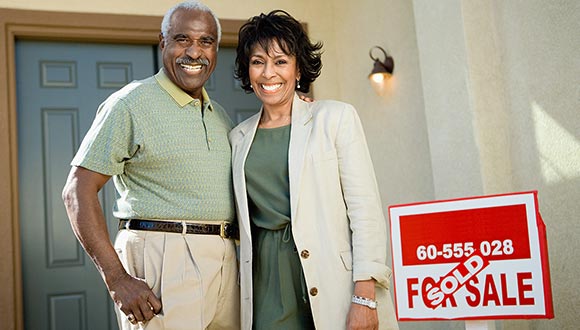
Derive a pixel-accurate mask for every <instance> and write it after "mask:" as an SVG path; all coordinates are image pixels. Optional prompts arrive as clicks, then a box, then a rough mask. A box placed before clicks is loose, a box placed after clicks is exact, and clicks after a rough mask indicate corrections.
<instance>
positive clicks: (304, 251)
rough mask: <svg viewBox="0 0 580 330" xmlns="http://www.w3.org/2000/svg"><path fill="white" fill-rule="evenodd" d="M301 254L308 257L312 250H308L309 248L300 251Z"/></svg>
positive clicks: (305, 257)
mask: <svg viewBox="0 0 580 330" xmlns="http://www.w3.org/2000/svg"><path fill="white" fill-rule="evenodd" d="M300 256H301V257H302V258H304V259H308V257H310V252H308V250H302V252H300Z"/></svg>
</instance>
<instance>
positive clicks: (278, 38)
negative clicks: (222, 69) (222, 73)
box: [234, 10, 322, 93]
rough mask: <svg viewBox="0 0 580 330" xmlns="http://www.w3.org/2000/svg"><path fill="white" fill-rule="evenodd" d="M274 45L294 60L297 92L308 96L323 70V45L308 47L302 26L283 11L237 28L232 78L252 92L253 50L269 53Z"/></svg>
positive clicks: (307, 40)
mask: <svg viewBox="0 0 580 330" xmlns="http://www.w3.org/2000/svg"><path fill="white" fill-rule="evenodd" d="M273 42H276V43H277V44H278V45H279V46H280V48H281V49H282V51H283V52H284V53H285V54H286V55H291V56H295V57H296V65H297V66H298V70H299V71H300V88H296V90H298V91H301V92H304V93H308V91H310V84H311V83H312V82H313V81H314V80H315V79H316V78H318V76H319V75H320V70H321V69H322V61H321V59H320V57H321V55H322V52H321V49H322V43H321V42H318V43H316V44H313V43H311V42H310V39H309V38H308V36H307V35H306V31H304V27H302V24H300V22H298V21H297V20H296V19H295V18H294V17H292V16H290V14H288V13H287V12H285V11H283V10H273V11H271V12H270V13H268V14H260V16H254V17H252V18H250V19H249V20H248V21H247V22H246V23H245V24H244V25H243V26H242V27H241V28H240V32H239V36H238V48H237V50H236V53H237V54H236V68H235V71H234V75H235V77H236V79H239V80H240V82H241V85H242V88H243V89H244V90H245V91H246V92H247V93H251V92H252V87H251V85H250V74H249V62H250V56H251V54H252V49H253V48H254V46H256V45H260V47H262V48H263V49H264V50H269V49H270V48H271V46H272V45H273V44H272V43H273Z"/></svg>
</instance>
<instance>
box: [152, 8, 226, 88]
mask: <svg viewBox="0 0 580 330" xmlns="http://www.w3.org/2000/svg"><path fill="white" fill-rule="evenodd" d="M217 46H218V41H217V26H216V24H215V20H214V19H213V17H212V16H211V14H210V13H208V12H203V11H199V10H187V9H178V10H176V11H175V12H174V13H173V16H172V17H171V24H170V27H169V31H168V32H167V35H166V36H160V37H159V47H160V48H161V53H162V55H163V67H164V69H165V73H166V74H167V76H168V77H169V79H171V81H173V83H175V84H176V85H177V86H179V87H181V89H183V90H184V91H185V92H186V93H188V94H189V95H191V96H192V97H193V98H196V99H201V89H202V87H203V85H204V84H205V82H206V81H207V80H208V79H209V76H210V75H211V73H212V72H213V70H214V69H215V65H216V61H217Z"/></svg>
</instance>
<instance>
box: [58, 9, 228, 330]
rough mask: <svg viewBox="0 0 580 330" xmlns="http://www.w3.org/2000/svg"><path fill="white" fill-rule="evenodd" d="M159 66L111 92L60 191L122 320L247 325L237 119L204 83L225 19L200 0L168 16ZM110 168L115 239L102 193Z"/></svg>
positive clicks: (178, 325) (129, 323)
mask: <svg viewBox="0 0 580 330" xmlns="http://www.w3.org/2000/svg"><path fill="white" fill-rule="evenodd" d="M161 31H162V32H161V34H160V37H159V46H160V48H161V51H162V54H163V69H162V70H160V72H159V73H157V74H156V75H155V76H153V77H149V78H147V79H144V80H141V81H135V82H132V83H130V84H128V85H127V86H125V87H124V88H122V89H121V90H120V91H118V92H116V93H114V94H112V95H111V96H110V97H109V98H108V99H107V100H106V101H105V102H103V104H101V106H100V107H99V110H98V112H97V116H96V119H95V121H94V122H93V125H92V127H91V128H90V130H89V132H88V133H87V135H86V136H85V138H84V140H83V142H82V144H81V146H80V148H79V151H78V153H77V154H76V156H75V158H74V159H73V161H72V162H71V165H72V169H71V171H70V174H69V177H68V179H67V183H66V185H65V187H64V190H63V200H64V202H65V206H66V209H67V213H68V216H69V218H70V222H71V225H72V228H73V230H74V232H75V235H76V236H77V238H78V239H79V241H80V243H81V244H82V246H83V247H84V249H85V251H86V252H87V254H88V255H89V256H90V257H91V258H92V260H93V262H94V263H95V265H96V267H97V269H98V271H99V272H100V273H101V276H102V278H103V280H104V282H105V284H106V286H107V289H108V290H109V293H110V295H111V298H112V299H113V301H114V302H115V304H116V306H117V316H118V321H119V326H120V328H121V329H136V327H137V326H140V327H141V328H146V329H148V330H154V329H206V328H208V329H236V328H239V287H238V284H237V263H236V257H235V245H234V236H235V233H234V230H232V229H231V228H232V226H230V225H229V223H231V222H232V221H233V219H234V205H233V197H232V194H233V192H232V185H231V165H230V164H231V163H230V157H231V156H230V146H229V143H228V139H227V133H228V132H229V130H230V129H231V126H232V123H231V120H229V118H228V117H227V114H226V113H225V111H224V110H223V108H222V107H221V106H219V105H218V104H217V103H215V102H212V101H211V100H210V99H209V97H208V95H207V93H206V92H205V90H204V88H203V85H204V84H205V82H206V81H207V80H208V78H209V76H210V75H211V73H212V72H213V70H214V68H215V65H216V59H217V48H218V43H219V40H220V36H221V30H220V25H219V21H218V20H217V18H216V16H215V15H214V14H213V13H212V11H211V10H210V9H209V8H208V7H206V6H205V5H203V4H201V3H199V2H197V1H188V2H184V3H181V4H178V5H177V6H175V7H174V8H172V9H170V10H169V11H168V12H167V14H166V15H165V17H164V18H163V22H162V25H161ZM111 177H112V178H113V181H114V184H115V188H116V190H117V192H118V194H117V200H116V203H115V207H114V212H113V214H114V215H115V217H117V218H119V219H120V222H119V233H118V235H117V238H116V240H115V246H114V247H113V245H112V244H111V242H110V240H109V237H108V233H107V228H106V222H105V218H104V215H103V211H102V208H101V206H100V204H99V200H98V195H97V194H98V192H99V190H100V189H101V188H102V187H103V185H104V184H105V183H106V182H107V181H108V180H109V179H110V178H111Z"/></svg>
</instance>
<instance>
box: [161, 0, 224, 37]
mask: <svg viewBox="0 0 580 330" xmlns="http://www.w3.org/2000/svg"><path fill="white" fill-rule="evenodd" d="M178 9H187V10H200V11H204V12H207V13H210V15H211V16H212V17H213V19H214V20H215V25H216V27H217V34H218V35H217V38H218V40H217V41H218V44H219V42H220V41H221V40H222V27H221V25H220V21H219V19H218V18H217V16H216V15H215V14H214V12H213V11H212V10H211V9H210V8H209V7H208V6H206V5H204V4H203V3H201V2H199V1H184V2H181V3H178V4H177V5H175V6H173V7H171V8H170V9H169V10H168V11H167V13H165V16H163V21H161V34H162V35H163V37H164V38H165V37H166V36H167V33H168V32H169V28H170V27H171V16H173V13H175V11H176V10H178Z"/></svg>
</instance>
